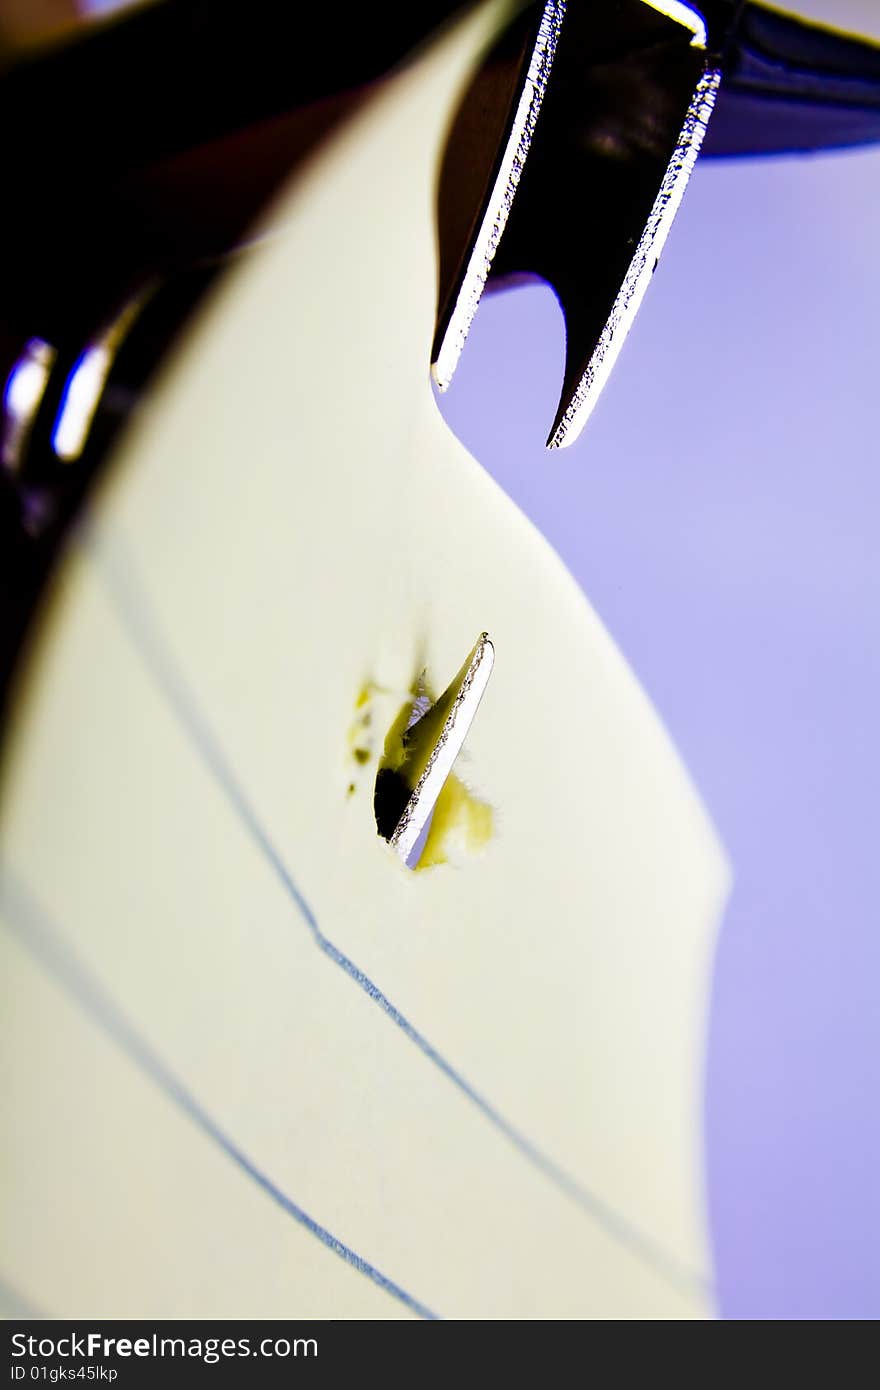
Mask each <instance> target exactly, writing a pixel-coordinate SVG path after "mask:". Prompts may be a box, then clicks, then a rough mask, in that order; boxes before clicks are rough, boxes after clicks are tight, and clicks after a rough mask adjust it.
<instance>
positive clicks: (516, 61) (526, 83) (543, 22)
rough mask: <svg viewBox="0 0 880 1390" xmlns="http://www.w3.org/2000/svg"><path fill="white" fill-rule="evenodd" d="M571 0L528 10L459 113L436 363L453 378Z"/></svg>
mask: <svg viewBox="0 0 880 1390" xmlns="http://www.w3.org/2000/svg"><path fill="white" fill-rule="evenodd" d="M564 16H565V0H546V3H545V4H544V6H543V8H541V7H540V6H537V5H533V6H531V7H529V8H527V9H525V10H524V11H523V12H522V13H521V14H520V15H518V16H517V17H516V19H515V20H514V22H513V23H512V24H511V25H510V26H509V28H508V29H507V31H506V32H505V33H504V35H503V36H502V38H501V39H500V40H499V42H498V44H497V45H496V48H495V49H494V50H493V52H492V54H491V55H490V56H489V58H488V59H487V61H486V62H485V63H484V64H483V66H482V68H481V69H480V71H479V73H478V74H477V76H476V78H475V80H474V82H473V83H472V85H471V87H470V89H469V91H468V93H467V95H466V98H465V100H464V102H463V103H462V106H461V108H460V110H459V112H458V115H457V117H456V120H455V123H454V125H453V129H452V133H451V135H450V138H449V141H448V143H447V149H446V157H445V160H444V167H443V170H442V171H441V180H440V204H439V214H440V290H439V296H438V312H437V331H436V335H435V338H434V348H433V352H432V366H431V370H432V372H433V375H434V380H435V381H436V383H437V385H438V387H439V389H440V390H441V391H445V390H446V388H447V387H448V386H449V384H450V382H451V381H452V377H453V374H454V372H455V369H456V367H457V365H458V359H459V357H460V356H461V352H462V348H463V347H464V344H465V340H466V338H467V335H468V333H469V331H470V326H471V323H472V322H473V318H474V314H475V313H476V312H477V305H478V304H479V302H480V298H481V297H482V294H483V290H484V288H485V286H486V280H487V277H488V275H489V272H490V270H491V268H492V262H493V260H494V258H495V253H496V251H497V250H498V245H499V242H500V240H501V237H502V236H503V234H504V229H505V227H506V225H507V219H508V216H509V214H510V210H511V208H512V207H513V201H514V198H515V197H516V191H517V188H518V186H519V181H520V177H521V175H522V172H523V169H524V167H525V164H526V159H527V157H528V153H529V148H530V146H531V142H532V139H533V137H534V134H535V129H536V126H537V122H538V116H539V114H540V111H541V106H542V103H543V101H544V95H545V93H546V90H547V83H548V80H549V77H550V71H551V68H552V66H553V60H554V57H555V55H556V48H557V44H558V42H559V35H560V30H561V27H562V21H563V18H564Z"/></svg>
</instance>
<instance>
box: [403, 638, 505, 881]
mask: <svg viewBox="0 0 880 1390" xmlns="http://www.w3.org/2000/svg"><path fill="white" fill-rule="evenodd" d="M494 663H495V648H494V647H493V645H492V643H491V641H490V640H489V636H488V633H485V632H484V633H482V634H481V636H480V638H479V640H478V642H477V644H476V646H475V647H474V649H473V651H472V652H471V653H470V655H469V656H468V658H467V660H466V661H465V664H464V665H463V666H462V668H461V670H460V671H459V672H458V674H457V676H456V677H455V679H454V680H453V681H452V682H451V683H450V685H449V686H447V688H446V690H445V691H444V692H443V694H442V695H441V696H440V699H439V700H438V701H437V702H436V704H434V705H432V706H431V708H430V709H428V710H427V711H426V712H425V713H424V714H423V715H422V716H421V718H420V719H417V720H416V721H415V723H413V724H412V725H411V726H410V727H409V729H408V730H407V733H406V735H405V742H408V743H409V745H410V747H411V748H412V750H413V753H412V767H411V773H410V778H411V781H412V784H413V785H412V792H411V795H410V797H409V800H408V801H407V803H406V805H405V806H404V809H403V814H402V815H401V817H400V820H399V821H398V823H397V825H396V826H395V829H394V833H393V834H392V835H391V838H390V840H389V844H390V845H391V848H392V849H393V850H394V851H395V853H396V854H397V855H398V857H399V858H400V860H401V861H402V862H403V863H404V864H407V863H409V861H410V858H411V856H412V854H413V850H414V849H415V847H416V845H417V843H418V840H419V838H420V836H421V834H422V832H423V831H424V829H425V827H426V826H427V824H428V821H429V820H430V818H431V816H432V814H433V811H434V807H435V806H436V804H437V798H438V796H439V795H440V792H441V791H442V789H443V785H444V783H445V782H446V779H447V777H448V776H449V774H450V772H451V771H452V767H453V764H454V762H455V760H456V758H457V757H458V755H459V753H460V752H461V748H462V745H463V743H464V741H465V739H466V737H467V735H468V731H469V730H470V727H471V725H472V723H473V722H474V715H475V714H476V712H477V709H478V707H479V704H480V701H481V700H482V698H483V694H484V692H485V690H486V686H487V684H488V681H489V677H490V675H491V674H492V667H493V665H494ZM399 772H400V774H401V775H403V776H404V777H405V776H406V774H407V765H406V764H404V766H403V767H402V768H401V769H399Z"/></svg>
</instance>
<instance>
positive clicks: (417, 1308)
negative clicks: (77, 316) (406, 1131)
mask: <svg viewBox="0 0 880 1390" xmlns="http://www.w3.org/2000/svg"><path fill="white" fill-rule="evenodd" d="M0 902H2V905H3V908H4V915H3V921H4V923H5V925H6V926H7V928H8V929H9V930H10V931H11V932H12V934H13V935H14V936H15V938H16V940H17V941H19V942H20V944H21V945H22V946H24V948H25V949H26V950H27V951H28V953H29V954H30V955H31V956H32V957H33V958H34V959H35V960H37V961H38V962H39V964H40V965H42V966H43V968H44V969H45V970H46V971H47V972H48V973H49V974H50V975H51V976H52V977H53V978H54V979H55V980H57V981H58V983H59V984H60V985H61V986H62V987H63V988H64V989H65V990H67V992H68V993H69V994H70V995H71V996H72V997H73V998H74V999H75V1000H76V1002H77V1003H78V1004H79V1005H80V1007H81V1008H82V1009H83V1010H84V1011H85V1013H86V1014H87V1015H88V1017H89V1018H90V1019H92V1021H93V1022H95V1023H97V1024H98V1025H99V1027H101V1028H102V1029H103V1031H104V1032H105V1033H106V1034H107V1035H108V1037H110V1038H111V1039H112V1040H113V1042H114V1043H116V1045H117V1047H119V1048H120V1050H121V1051H122V1052H124V1053H125V1054H126V1056H127V1057H128V1058H129V1059H130V1060H131V1061H132V1062H134V1064H135V1065H136V1066H138V1067H139V1068H140V1069H141V1071H143V1072H144V1073H145V1074H146V1075H147V1076H148V1077H149V1078H150V1079H151V1080H152V1081H153V1082H155V1084H156V1085H157V1086H158V1087H159V1089H160V1090H162V1091H164V1093H165V1095H166V1096H167V1097H168V1098H169V1100H172V1101H173V1102H174V1104H175V1105H177V1106H178V1107H179V1108H180V1109H181V1110H182V1111H183V1112H184V1114H185V1115H187V1116H188V1118H189V1119H190V1120H192V1122H193V1123H194V1124H195V1125H197V1126H198V1128H199V1129H200V1130H201V1131H202V1133H203V1134H205V1135H206V1136H207V1137H208V1138H209V1139H211V1140H213V1142H214V1143H215V1144H216V1145H217V1146H218V1148H220V1149H222V1150H223V1152H224V1153H225V1154H226V1155H227V1157H228V1158H231V1159H232V1161H233V1163H235V1164H237V1166H238V1167H239V1168H240V1169H241V1170H242V1172H244V1173H246V1174H247V1176H248V1177H249V1178H251V1179H252V1181H253V1182H255V1183H256V1184H257V1186H258V1187H260V1188H262V1190H263V1191H264V1192H265V1193H266V1195H267V1196H268V1197H271V1199H272V1201H273V1202H275V1203H276V1205H277V1206H279V1207H280V1208H281V1210H282V1211H284V1212H286V1213H287V1215H288V1216H291V1217H293V1219H294V1221H296V1222H298V1223H299V1225H300V1226H304V1227H305V1229H306V1230H307V1231H309V1232H310V1233H311V1235H313V1236H314V1237H315V1238H316V1239H317V1240H319V1241H320V1242H321V1244H322V1245H326V1247H327V1249H328V1250H332V1251H333V1253H334V1255H338V1256H339V1258H340V1259H341V1260H344V1261H345V1263H346V1264H349V1265H351V1266H352V1268H353V1269H356V1270H357V1271H358V1273H359V1274H363V1275H364V1276H365V1277H366V1278H367V1279H370V1280H372V1282H373V1283H374V1284H377V1285H378V1287H379V1288H380V1289H382V1290H383V1292H384V1293H387V1294H390V1296H391V1297H392V1298H396V1299H397V1300H398V1302H400V1303H402V1304H404V1306H405V1307H407V1308H409V1309H410V1310H411V1311H412V1312H413V1313H417V1314H418V1316H419V1317H421V1318H426V1319H429V1320H431V1321H434V1320H436V1319H437V1314H436V1313H433V1312H432V1311H431V1309H430V1308H428V1307H426V1305H425V1304H424V1303H420V1302H419V1300H418V1299H417V1298H414V1297H413V1296H412V1294H409V1293H407V1291H406V1289H403V1288H401V1287H400V1285H399V1284H395V1283H394V1281H393V1280H392V1279H389V1278H388V1277H387V1275H385V1274H383V1273H382V1271H381V1270H379V1269H376V1267H375V1265H371V1264H370V1262H369V1261H368V1260H365V1259H364V1258H363V1256H362V1255H359V1254H358V1253H357V1251H356V1250H352V1249H351V1247H350V1246H348V1245H346V1244H345V1243H344V1241H341V1240H340V1239H339V1238H338V1236H335V1235H333V1233H332V1231H328V1230H327V1228H326V1226H322V1225H321V1224H320V1222H318V1221H316V1220H315V1219H314V1217H312V1216H309V1214H308V1212H307V1211H304V1210H303V1208H302V1207H301V1206H299V1205H298V1204H297V1203H296V1202H294V1201H293V1199H292V1198H290V1197H288V1196H287V1193H286V1192H283V1191H282V1190H281V1188H280V1187H278V1186H277V1185H276V1184H275V1183H274V1182H273V1181H272V1179H271V1178H270V1177H268V1176H267V1174H266V1173H264V1172H263V1171H262V1169H261V1168H258V1167H257V1165H256V1164H255V1163H254V1162H253V1160H252V1159H250V1158H248V1156H247V1154H246V1153H244V1152H243V1150H242V1149H240V1148H239V1147H238V1145H237V1144H236V1143H235V1141H234V1140H233V1139H230V1137H229V1135H228V1134H227V1133H226V1132H225V1130H223V1129H221V1128H220V1126H219V1125H218V1124H217V1123H216V1121H215V1120H213V1119H212V1118H211V1116H210V1115H209V1114H208V1112H207V1111H206V1110H205V1109H204V1108H203V1107H202V1106H201V1105H200V1104H199V1102H198V1101H197V1100H196V1099H195V1097H194V1096H193V1095H191V1093H190V1092H189V1091H188V1090H187V1089H186V1087H185V1086H184V1085H183V1084H182V1083H181V1082H180V1081H179V1080H178V1079H177V1077H176V1076H175V1075H174V1073H173V1072H172V1071H170V1070H169V1069H168V1067H166V1066H165V1064H164V1062H162V1061H161V1060H160V1058H159V1057H157V1056H156V1054H155V1053H154V1052H153V1051H152V1050H151V1048H150V1047H149V1045H148V1044H147V1043H146V1042H145V1041H144V1040H143V1038H142V1037H141V1036H140V1034H139V1033H137V1032H136V1030H135V1029H134V1028H133V1027H132V1025H131V1024H130V1023H129V1022H128V1021H127V1019H126V1018H125V1017H124V1016H123V1014H122V1013H121V1012H120V1010H119V1009H117V1007H116V1005H115V1004H114V1003H113V1002H112V1000H111V999H110V998H109V997H108V995H107V994H105V992H104V990H103V989H102V988H101V986H100V985H99V984H98V983H97V981H96V980H94V979H93V978H92V976H91V975H89V974H88V973H87V971H86V970H85V969H84V967H83V966H82V965H81V964H80V962H79V961H78V960H77V958H76V957H75V955H74V954H73V952H72V951H71V950H70V948H69V947H68V946H67V945H66V944H65V942H64V940H63V939H62V937H61V936H60V934H59V933H58V931H57V930H56V929H55V927H54V926H52V925H51V924H50V923H49V921H48V919H47V917H46V915H45V913H44V912H42V911H41V909H40V908H39V907H38V906H37V904H36V902H35V901H34V899H33V898H32V896H31V895H30V893H29V892H28V891H27V890H26V889H25V887H24V885H23V884H21V883H20V882H18V880H17V879H16V877H15V875H14V874H12V873H11V872H10V871H9V870H8V869H4V872H3V874H2V877H0Z"/></svg>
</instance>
